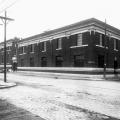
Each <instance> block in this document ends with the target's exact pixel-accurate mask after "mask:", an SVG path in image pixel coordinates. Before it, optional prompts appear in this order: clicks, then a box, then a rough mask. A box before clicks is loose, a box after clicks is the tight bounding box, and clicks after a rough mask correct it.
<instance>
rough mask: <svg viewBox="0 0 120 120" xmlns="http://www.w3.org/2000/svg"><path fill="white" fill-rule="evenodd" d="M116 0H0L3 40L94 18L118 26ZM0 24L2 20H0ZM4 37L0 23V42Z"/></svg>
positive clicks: (119, 16) (24, 36)
mask: <svg viewBox="0 0 120 120" xmlns="http://www.w3.org/2000/svg"><path fill="white" fill-rule="evenodd" d="M119 5H120V0H0V16H4V10H5V9H6V8H7V9H6V11H7V17H10V18H13V19H14V21H9V22H8V23H7V40H8V39H12V38H14V37H19V38H26V37H30V36H33V35H36V34H40V33H42V32H44V31H47V30H52V29H56V28H59V27H63V26H65V25H70V24H72V23H76V22H79V21H81V20H85V19H89V18H93V17H94V18H96V19H99V20H101V21H105V19H106V21H107V23H108V24H110V25H112V26H114V27H116V28H118V29H120V14H119V11H120V6H119ZM0 24H3V22H2V21H1V20H0ZM2 41H4V25H0V42H2Z"/></svg>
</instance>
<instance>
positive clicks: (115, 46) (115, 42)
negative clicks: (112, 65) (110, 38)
mask: <svg viewBox="0 0 120 120" xmlns="http://www.w3.org/2000/svg"><path fill="white" fill-rule="evenodd" d="M114 50H118V40H116V39H114Z"/></svg>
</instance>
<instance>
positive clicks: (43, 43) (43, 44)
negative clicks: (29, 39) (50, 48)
mask: <svg viewBox="0 0 120 120" xmlns="http://www.w3.org/2000/svg"><path fill="white" fill-rule="evenodd" d="M42 51H43V52H45V51H46V42H42Z"/></svg>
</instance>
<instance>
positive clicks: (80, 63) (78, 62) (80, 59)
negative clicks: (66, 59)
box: [74, 55, 84, 67]
mask: <svg viewBox="0 0 120 120" xmlns="http://www.w3.org/2000/svg"><path fill="white" fill-rule="evenodd" d="M74 67H84V56H83V55H75V56H74Z"/></svg>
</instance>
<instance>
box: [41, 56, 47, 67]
mask: <svg viewBox="0 0 120 120" xmlns="http://www.w3.org/2000/svg"><path fill="white" fill-rule="evenodd" d="M41 67H47V58H46V57H42V58H41Z"/></svg>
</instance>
